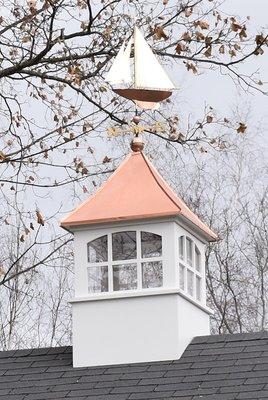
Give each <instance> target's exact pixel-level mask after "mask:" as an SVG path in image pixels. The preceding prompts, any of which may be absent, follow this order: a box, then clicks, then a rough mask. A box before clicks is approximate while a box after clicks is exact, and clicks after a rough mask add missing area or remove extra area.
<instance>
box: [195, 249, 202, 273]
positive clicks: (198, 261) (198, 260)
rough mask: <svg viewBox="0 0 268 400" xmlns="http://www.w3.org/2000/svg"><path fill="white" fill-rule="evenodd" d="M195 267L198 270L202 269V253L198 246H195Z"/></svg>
mask: <svg viewBox="0 0 268 400" xmlns="http://www.w3.org/2000/svg"><path fill="white" fill-rule="evenodd" d="M195 268H196V269H197V271H200V269H201V254H200V251H199V250H198V248H197V246H195Z"/></svg>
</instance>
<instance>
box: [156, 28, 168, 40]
mask: <svg viewBox="0 0 268 400" xmlns="http://www.w3.org/2000/svg"><path fill="white" fill-rule="evenodd" d="M154 35H155V37H156V38H157V39H159V40H160V39H164V40H167V39H168V36H167V35H166V33H165V32H164V28H163V27H162V26H156V27H155V29H154Z"/></svg>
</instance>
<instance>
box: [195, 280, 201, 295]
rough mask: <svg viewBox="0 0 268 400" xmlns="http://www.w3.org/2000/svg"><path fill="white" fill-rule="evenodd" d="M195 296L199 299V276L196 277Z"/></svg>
mask: <svg viewBox="0 0 268 400" xmlns="http://www.w3.org/2000/svg"><path fill="white" fill-rule="evenodd" d="M196 298H197V300H199V301H200V300H201V278H199V276H197V277H196Z"/></svg>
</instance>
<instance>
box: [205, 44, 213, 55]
mask: <svg viewBox="0 0 268 400" xmlns="http://www.w3.org/2000/svg"><path fill="white" fill-rule="evenodd" d="M211 52H212V47H211V46H209V47H208V48H207V50H206V51H205V53H204V56H206V57H211Z"/></svg>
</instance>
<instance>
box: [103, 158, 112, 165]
mask: <svg viewBox="0 0 268 400" xmlns="http://www.w3.org/2000/svg"><path fill="white" fill-rule="evenodd" d="M111 160H112V159H111V158H109V157H107V156H105V157H104V159H103V160H102V163H103V164H106V163H109V162H110V161H111Z"/></svg>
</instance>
